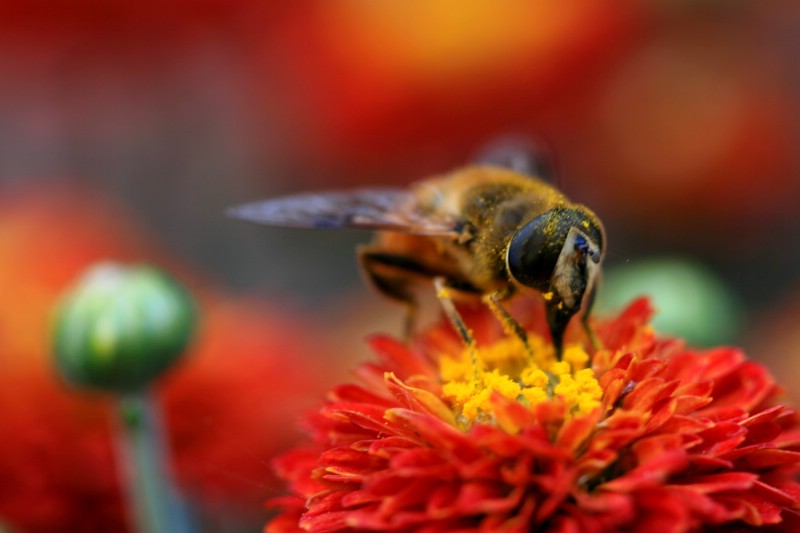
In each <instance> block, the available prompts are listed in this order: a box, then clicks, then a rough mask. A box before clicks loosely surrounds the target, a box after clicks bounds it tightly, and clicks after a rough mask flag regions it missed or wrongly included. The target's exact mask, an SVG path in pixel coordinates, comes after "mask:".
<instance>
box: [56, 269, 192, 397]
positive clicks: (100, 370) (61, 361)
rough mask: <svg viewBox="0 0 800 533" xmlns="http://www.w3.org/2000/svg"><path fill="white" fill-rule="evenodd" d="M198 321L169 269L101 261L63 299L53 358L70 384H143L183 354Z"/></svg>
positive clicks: (114, 387) (117, 387) (121, 388)
mask: <svg viewBox="0 0 800 533" xmlns="http://www.w3.org/2000/svg"><path fill="white" fill-rule="evenodd" d="M195 321H196V313H195V306H194V303H193V301H192V299H191V297H190V295H189V294H188V292H186V290H185V289H183V288H182V287H181V286H179V285H178V284H177V283H176V282H175V281H174V280H173V279H172V278H170V277H169V276H167V275H166V274H165V273H163V272H161V271H159V270H156V269H155V268H152V267H149V266H145V265H135V266H124V265H118V264H113V263H102V264H99V265H97V266H95V267H93V268H92V269H90V270H89V271H88V272H87V273H86V274H85V275H84V277H83V278H82V279H81V280H80V281H79V282H78V284H77V285H76V286H75V288H74V289H73V290H72V291H71V292H69V293H68V294H67V295H66V296H65V297H64V300H63V301H62V302H61V305H60V307H59V309H58V314H57V319H56V327H55V338H54V351H55V357H56V362H57V365H58V368H59V370H60V372H61V374H62V375H63V376H64V378H65V379H66V380H67V381H69V382H70V383H74V384H77V385H83V386H87V387H92V388H100V389H106V390H111V391H114V392H131V391H136V390H140V389H142V388H144V387H145V386H146V385H148V384H149V383H150V382H151V381H152V380H153V379H155V378H156V377H158V376H159V375H160V374H161V373H162V372H163V371H164V370H166V369H167V368H169V367H170V366H171V365H172V364H173V363H175V362H176V361H177V360H178V359H179V358H180V357H181V355H182V354H183V353H184V348H185V347H186V345H187V344H188V342H189V340H190V337H191V335H192V333H193V330H194V327H195Z"/></svg>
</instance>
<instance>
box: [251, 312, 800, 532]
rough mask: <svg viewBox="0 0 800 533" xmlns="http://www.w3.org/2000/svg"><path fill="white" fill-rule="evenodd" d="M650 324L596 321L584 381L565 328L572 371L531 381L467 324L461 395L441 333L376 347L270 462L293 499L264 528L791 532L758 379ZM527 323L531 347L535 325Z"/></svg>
mask: <svg viewBox="0 0 800 533" xmlns="http://www.w3.org/2000/svg"><path fill="white" fill-rule="evenodd" d="M650 314H651V310H650V306H649V304H648V302H647V301H645V300H640V301H637V302H635V303H633V304H632V305H631V306H630V307H629V308H628V309H627V310H626V311H625V312H624V313H622V315H621V316H619V317H618V318H616V319H613V320H610V321H607V322H604V323H601V324H598V326H597V333H598V334H599V337H600V339H601V340H602V343H603V345H604V346H605V348H604V349H602V350H599V351H597V352H596V353H595V354H594V356H593V358H592V368H591V369H583V370H581V369H580V367H581V356H580V352H581V351H582V350H581V349H580V347H579V345H578V344H575V341H577V340H580V332H579V331H578V330H573V331H570V332H569V335H568V339H569V340H571V341H572V342H573V344H572V347H571V348H568V349H567V353H565V360H570V363H569V364H568V363H563V362H562V363H555V364H554V362H553V361H552V360H550V361H549V362H548V360H547V359H548V356H547V355H545V357H543V358H537V359H540V360H539V361H538V362H537V364H538V366H539V367H540V369H548V368H549V370H547V371H545V372H544V373H545V375H546V376H547V380H546V381H545V382H540V383H538V384H537V381H536V378H531V377H530V376H531V375H532V371H531V370H530V368H528V369H520V366H519V365H517V366H516V367H514V364H509V361H512V362H513V360H514V359H515V358H516V357H517V356H516V355H514V353H513V352H514V351H515V350H514V349H513V348H509V344H508V342H507V341H508V339H504V338H503V336H502V334H501V333H500V332H499V331H498V329H497V328H495V326H494V325H493V323H492V322H491V320H492V319H491V318H490V317H486V316H485V315H476V316H470V317H468V320H469V321H470V323H471V324H474V325H475V326H476V329H477V330H478V331H477V332H476V335H478V337H479V344H481V345H482V347H483V348H482V349H480V350H479V353H480V358H481V360H482V361H483V362H482V367H481V371H480V373H479V377H478V378H476V377H469V378H466V379H465V380H463V382H462V383H459V382H458V379H459V378H458V377H455V378H454V377H453V376H457V372H455V373H454V372H453V371H452V368H451V367H452V364H453V361H454V359H458V358H459V357H461V354H460V352H461V351H463V350H462V348H461V347H460V346H459V343H458V341H457V339H455V338H454V336H453V335H452V334H451V333H450V331H449V330H448V329H447V328H446V327H444V326H439V327H436V328H434V329H432V330H431V331H429V332H428V333H426V334H425V335H422V336H421V338H420V339H419V340H418V342H417V344H416V345H415V346H414V347H413V348H409V347H407V346H405V345H403V344H400V343H398V342H396V341H393V340H391V339H389V338H386V337H376V338H374V339H373V340H372V347H373V349H374V350H375V351H376V352H377V354H378V356H379V361H378V362H376V363H368V364H365V365H363V366H361V367H360V368H359V369H358V375H359V376H360V378H361V379H362V381H363V385H343V386H340V387H338V388H336V389H334V390H333V392H332V394H331V396H330V400H329V401H328V402H327V403H326V404H325V405H323V406H322V407H321V408H320V409H319V410H318V411H316V412H315V413H313V415H312V416H311V417H310V418H309V420H308V429H309V432H310V434H311V442H310V443H309V444H308V445H307V446H306V447H304V448H301V449H297V450H295V451H292V452H290V453H288V454H286V455H284V456H283V457H282V458H280V459H279V460H278V461H277V470H278V471H279V473H280V475H281V476H282V477H283V478H285V479H286V480H287V481H288V482H289V486H290V488H291V493H292V495H291V496H287V497H285V498H281V499H277V500H274V501H273V502H272V504H273V505H274V506H277V507H280V508H281V509H282V513H281V514H280V516H279V517H278V518H277V519H275V520H274V521H273V522H272V523H270V524H269V525H268V526H267V528H266V530H267V531H269V532H274V533H277V532H285V531H299V530H305V531H317V532H323V531H325V532H330V531H430V532H433V531H466V530H480V531H558V532H565V533H566V532H570V533H572V532H576V533H577V532H617V531H649V532H655V531H658V532H679V531H700V530H702V531H750V530H762V529H764V530H770V531H800V513H798V509H800V499H799V498H800V484H798V482H797V480H796V475H797V473H798V464H800V452H798V450H799V449H800V438H799V437H800V434H798V431H797V423H796V420H795V418H794V416H793V414H792V412H791V411H789V410H788V409H787V408H786V407H784V406H781V405H778V404H776V403H774V397H775V395H776V392H777V389H776V386H775V384H774V382H773V380H772V378H771V377H770V375H769V374H768V372H767V371H766V369H765V368H763V367H762V366H760V365H758V364H756V363H753V362H751V361H748V360H747V359H745V357H744V356H743V355H742V353H740V352H739V351H737V350H735V349H731V348H717V349H713V350H708V351H703V352H698V351H693V350H690V349H687V348H686V347H684V345H683V343H682V342H681V341H679V340H675V339H666V340H660V339H657V338H656V337H655V335H654V334H653V332H652V330H651V329H650V328H649V326H648V325H647V321H648V319H649V316H650ZM527 322H528V325H529V326H533V328H532V329H534V330H535V331H538V332H543V330H544V327H543V325H544V320H543V317H542V315H541V312H540V311H538V310H537V311H532V312H531V319H530V320H529V321H527ZM532 338H533V339H537V338H539V337H538V335H537V334H536V333H533V334H532ZM498 339H499V340H498ZM503 343H505V344H503ZM534 344H535V343H534ZM498 347H499V348H498ZM570 349H571V350H572V354H571V355H570ZM517 351H518V350H517ZM498 352H500V354H499V355H500V357H498ZM534 352H535V353H536V352H539V353H546V352H547V347H546V346H544V345H539V346H535V347H534ZM490 353H491V356H489V355H487V354H490ZM503 355H506V356H508V358H506V359H503V358H502V356H503ZM490 359H491V362H490ZM548 365H549V366H548ZM559 365H560V367H562V368H561V370H558V368H559ZM564 365H568V366H570V367H571V370H567V371H564V370H565V369H564V368H563V367H564ZM522 366H524V364H523V365H522ZM504 372H507V374H505V376H506V377H509V376H510V377H511V379H510V380H508V381H506V382H503V381H502V380H501V379H499V378H498V376H499V377H503V373H504ZM587 372H588V374H587ZM533 373H535V372H533ZM467 374H468V375H471V376H474V373H472V372H468V373H467ZM489 376H494V377H493V378H491V379H490V378H489ZM581 376H583V377H581ZM495 378H497V379H495ZM493 380H494V381H493ZM464 383H467V384H468V387H467V388H468V389H469V388H470V387H471V396H470V395H469V394H467V395H464V396H459V393H458V389H459V387H460V386H461V385H463V384H464ZM504 383H505V384H504ZM509 383H511V385H509ZM595 385H596V386H597V387H596V388H595ZM507 386H508V387H510V388H506V387H507ZM514 387H517V388H516V389H514ZM537 387H541V391H542V392H543V393H544V394H543V396H542V397H537V394H536V393H535V392H534V391H535V389H536V388H537ZM487 389H488V391H489V393H488V395H487V394H484V393H485V392H486V390H487ZM481 394H484V396H485V400H481V401H477V402H473V400H474V398H475V397H476V396H478V395H481ZM470 402H472V404H471V405H470Z"/></svg>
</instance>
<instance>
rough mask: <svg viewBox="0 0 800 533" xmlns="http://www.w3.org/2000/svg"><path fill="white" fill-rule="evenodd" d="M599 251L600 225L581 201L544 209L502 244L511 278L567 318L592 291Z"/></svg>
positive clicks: (598, 270) (601, 241)
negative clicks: (536, 291) (504, 244)
mask: <svg viewBox="0 0 800 533" xmlns="http://www.w3.org/2000/svg"><path fill="white" fill-rule="evenodd" d="M603 253H604V238H603V227H602V225H601V224H600V221H599V220H598V219H597V217H596V216H595V215H594V213H592V212H591V211H589V210H588V209H587V208H585V207H583V206H580V205H572V206H561V207H556V208H554V209H551V210H550V211H546V212H545V213H543V214H541V215H539V216H538V217H536V218H534V219H533V220H531V221H530V222H528V223H526V224H525V225H523V226H522V227H521V228H520V229H519V230H518V231H517V232H516V233H515V234H514V235H513V237H512V238H511V241H510V242H509V244H508V248H507V249H506V269H507V270H508V274H509V276H510V277H511V279H512V280H513V281H515V282H516V283H518V284H519V285H522V286H526V287H532V288H534V289H537V290H539V291H541V292H542V293H544V294H545V299H546V300H547V301H548V304H550V305H551V306H553V307H554V312H556V314H558V315H562V316H563V317H564V319H565V320H567V321H568V320H569V317H571V316H572V315H573V314H575V313H576V312H577V311H578V310H579V309H580V307H581V303H582V302H583V297H584V295H585V294H587V293H589V292H591V290H592V288H593V286H594V283H595V281H596V279H597V276H598V274H599V273H600V263H601V261H602V259H603Z"/></svg>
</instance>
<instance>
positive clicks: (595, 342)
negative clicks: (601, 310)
mask: <svg viewBox="0 0 800 533" xmlns="http://www.w3.org/2000/svg"><path fill="white" fill-rule="evenodd" d="M596 293H597V291H596V290H595V289H594V287H593V288H592V290H591V292H589V294H587V295H586V306H585V308H584V311H583V315H582V316H581V325H582V326H583V331H585V332H586V336H587V337H589V343H591V345H592V348H594V350H595V351H597V350H602V349H603V343H602V342H600V339H599V338H597V335H596V334H595V332H594V329H592V325H591V324H590V323H589V317H590V315H591V314H592V307H593V306H594V299H595V294H596Z"/></svg>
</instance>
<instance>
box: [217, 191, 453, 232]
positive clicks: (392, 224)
mask: <svg viewBox="0 0 800 533" xmlns="http://www.w3.org/2000/svg"><path fill="white" fill-rule="evenodd" d="M415 205H416V204H415V202H414V197H413V195H412V194H411V193H410V192H409V191H408V190H406V189H354V190H350V191H330V192H317V193H306V194H298V195H294V196H283V197H278V198H273V199H270V200H264V201H261V202H255V203H250V204H244V205H241V206H238V207H234V208H232V209H230V210H228V214H229V215H230V216H232V217H234V218H239V219H242V220H248V221H251V222H256V223H258V224H266V225H271V226H286V227H292V228H351V229H364V230H380V231H397V232H401V233H413V234H419V235H442V236H452V237H454V238H455V237H458V235H459V233H458V231H457V223H456V221H454V220H450V219H445V218H436V217H431V216H429V215H425V214H423V213H420V212H419V211H418V210H417V209H416V208H415Z"/></svg>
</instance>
